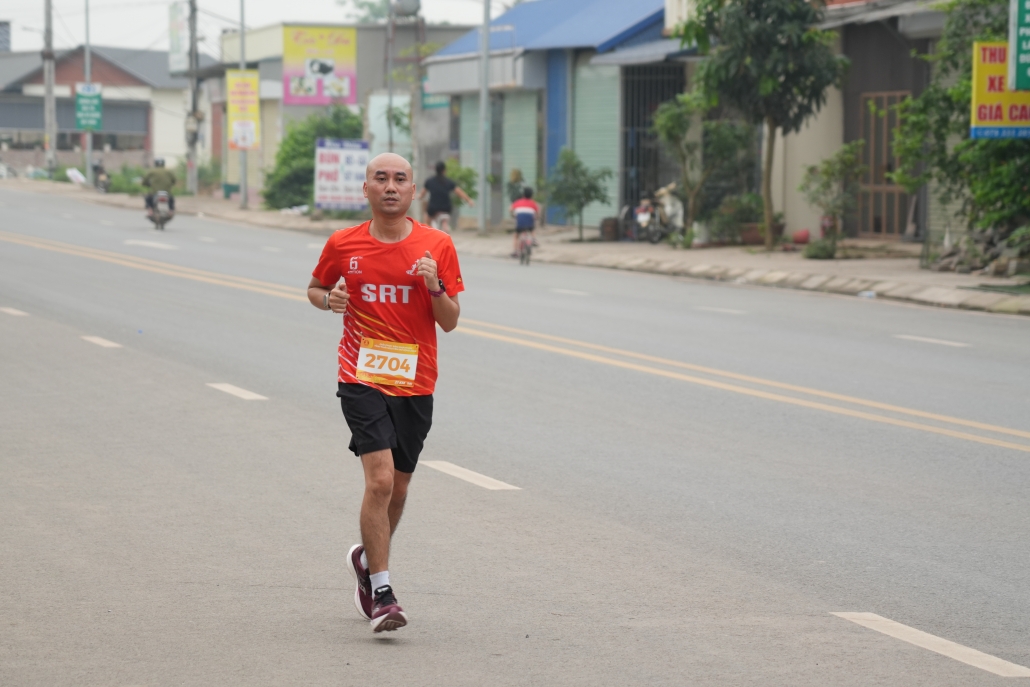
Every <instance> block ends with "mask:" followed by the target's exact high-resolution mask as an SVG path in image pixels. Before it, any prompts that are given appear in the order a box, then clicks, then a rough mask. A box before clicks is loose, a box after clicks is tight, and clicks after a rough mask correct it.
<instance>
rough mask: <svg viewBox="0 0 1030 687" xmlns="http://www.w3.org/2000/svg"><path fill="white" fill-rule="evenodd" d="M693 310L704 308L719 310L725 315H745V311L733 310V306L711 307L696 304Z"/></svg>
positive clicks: (710, 310) (707, 310) (705, 309)
mask: <svg viewBox="0 0 1030 687" xmlns="http://www.w3.org/2000/svg"><path fill="white" fill-rule="evenodd" d="M694 310H704V311H705V312H721V313H726V314H727V315H747V312H745V311H743V310H734V309H733V308H713V307H710V306H707V305H698V306H696V307H695V308H694Z"/></svg>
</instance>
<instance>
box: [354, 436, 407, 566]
mask: <svg viewBox="0 0 1030 687" xmlns="http://www.w3.org/2000/svg"><path fill="white" fill-rule="evenodd" d="M361 465H362V467H364V468H365V498H364V499H363V500H362V501H361V519H360V523H361V542H362V543H363V544H364V545H365V556H366V557H367V558H368V571H369V572H370V573H378V572H383V571H384V570H388V569H389V567H388V563H389V560H390V529H391V528H390V514H389V510H390V501H391V500H392V498H393V477H394V472H395V470H394V469H393V452H392V451H390V449H385V450H382V451H373V452H372V453H366V454H365V455H363V456H361ZM405 486H407V485H405ZM399 517H400V516H399V514H398V519H399Z"/></svg>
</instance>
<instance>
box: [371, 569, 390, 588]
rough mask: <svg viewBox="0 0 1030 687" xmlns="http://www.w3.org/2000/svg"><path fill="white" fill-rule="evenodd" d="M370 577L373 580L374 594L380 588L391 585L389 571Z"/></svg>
mask: <svg viewBox="0 0 1030 687" xmlns="http://www.w3.org/2000/svg"><path fill="white" fill-rule="evenodd" d="M370 577H371V578H372V591H373V592H374V591H375V590H377V589H379V588H380V587H385V586H387V585H389V584H390V571H389V570H384V571H383V572H378V573H372V574H371V575H370Z"/></svg>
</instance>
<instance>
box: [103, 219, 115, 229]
mask: <svg viewBox="0 0 1030 687" xmlns="http://www.w3.org/2000/svg"><path fill="white" fill-rule="evenodd" d="M100 223H101V224H103V225H104V226H105V227H113V226H114V222H112V221H111V220H109V219H102V220H100Z"/></svg>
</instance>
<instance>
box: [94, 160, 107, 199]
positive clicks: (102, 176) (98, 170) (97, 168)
mask: <svg viewBox="0 0 1030 687" xmlns="http://www.w3.org/2000/svg"><path fill="white" fill-rule="evenodd" d="M93 185H94V186H96V187H97V190H98V191H100V192H101V193H107V192H108V190H109V189H110V188H111V177H110V176H109V175H108V173H107V170H106V169H104V166H103V165H100V164H96V165H93Z"/></svg>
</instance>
